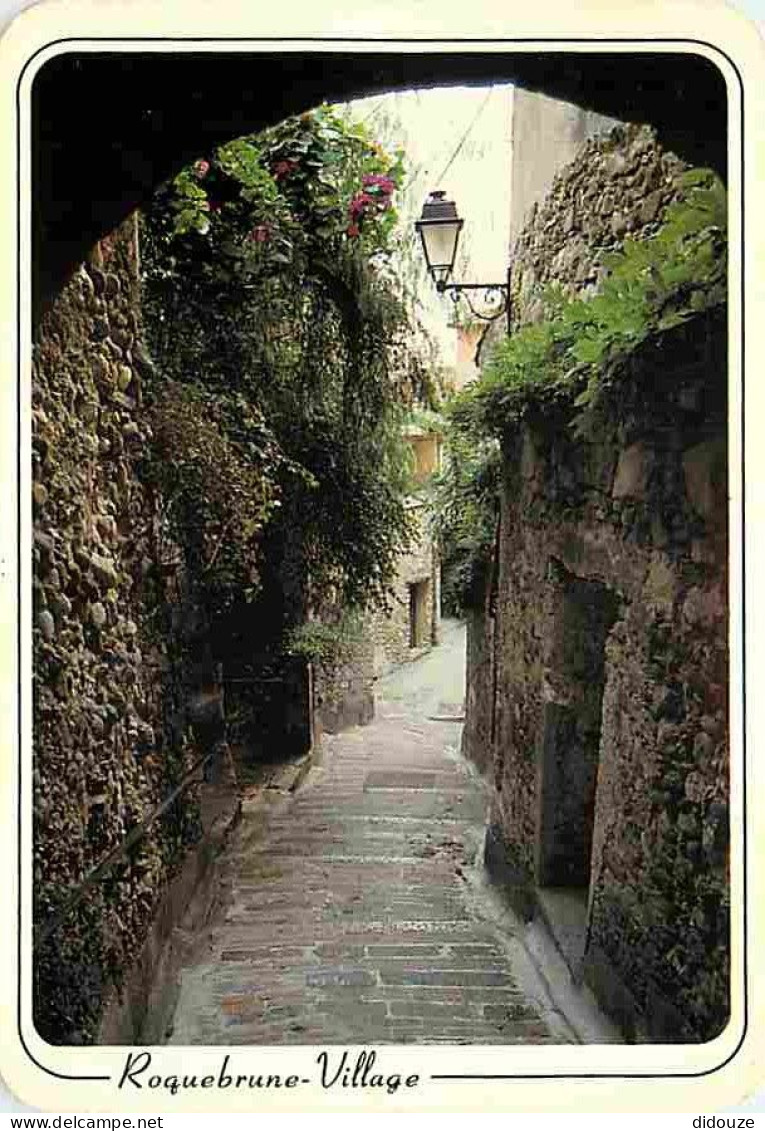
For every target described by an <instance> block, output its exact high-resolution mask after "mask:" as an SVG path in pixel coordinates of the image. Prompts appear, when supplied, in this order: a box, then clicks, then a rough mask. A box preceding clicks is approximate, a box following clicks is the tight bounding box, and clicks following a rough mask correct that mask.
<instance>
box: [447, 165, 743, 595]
mask: <svg viewBox="0 0 765 1131" xmlns="http://www.w3.org/2000/svg"><path fill="white" fill-rule="evenodd" d="M681 188H682V197H681V199H679V200H678V201H677V202H675V203H674V204H672V205H671V206H670V207H669V208H668V209H667V212H666V215H665V219H664V223H663V224H662V226H661V227H660V229H659V230H658V232H657V233H656V235H655V236H653V237H652V238H650V239H642V240H641V239H637V238H633V237H629V238H627V239H626V240H625V242H624V245H623V247H622V249H621V250H620V251H619V252H616V253H613V254H612V255H610V256H608V257H606V259H605V260H604V266H605V268H606V270H607V271H608V275H607V276H606V278H605V279H604V282H603V284H602V287H601V289H600V291H599V293H597V294H596V295H594V296H593V297H591V298H589V299H585V298H576V297H574V298H572V297H567V296H566V295H565V294H564V293H563V292H562V290H561V289H553V288H548V289H547V290H546V292H545V294H544V296H543V300H544V309H545V316H544V317H543V318H542V320H540V321H539V322H534V323H530V324H528V325H525V326H523V327H521V328H520V329H518V330H516V331H515V333H514V334H513V335H512V336H510V337H508V338H506V339H504V340H503V341H501V342H500V343H499V344H498V345H496V346H495V348H494V351H493V353H492V354H491V356H490V359H489V362H488V363H487V366H486V368H485V369H484V371H483V373H482V375H481V377H480V379H479V380H478V381H476V382H474V383H473V384H471V385H469V386H467V387H466V388H465V389H463V390H462V391H461V392H460V393H458V394H457V395H456V396H454V397H453V398H452V399H451V401H450V402H449V403H448V405H447V408H446V416H447V419H448V422H449V423H448V431H447V437H446V438H447V444H446V451H447V459H446V465H445V471H444V473H443V474H442V476H441V477H440V479H439V480H438V481H437V484H436V490H435V494H434V510H435V528H436V531H437V534H438V537H439V539H440V542H441V547H442V558H443V561H444V585H443V593H444V599H445V603H446V604H447V605H449V603H451V606H452V608H453V609H454V610H455V611H456V610H459V608H460V607H461V606H465V605H470V604H471V603H472V602H473V601H474V600H475V598H476V596H477V595H478V591H477V589H476V581H477V580H478V579H479V578H480V577H481V576H482V575H483V572H484V570H485V567H486V564H487V562H488V561H490V560H491V550H492V544H493V538H494V528H495V520H496V513H497V508H498V505H499V489H500V476H499V444H500V442H501V440H502V439H503V438H504V437H505V436H507V435H508V433H509V432H510V431H512V429H513V428H514V427H515V426H516V425H517V424H518V423H519V422H520V421H522V420H523V419H525V418H527V417H528V416H529V415H531V414H534V415H537V414H539V413H540V412H541V413H545V412H551V411H555V410H556V409H557V408H561V409H565V411H566V415H567V416H568V418H569V420H570V422H571V427H572V429H573V431H574V432H575V433H576V434H578V435H580V436H585V437H587V436H593V435H597V433H598V430H599V428H600V425H601V424H602V418H603V413H604V409H605V405H606V403H607V400H608V398H609V396H611V395H613V394H614V393H618V390H619V382H620V380H621V379H622V375H623V373H624V371H625V362H626V361H627V359H628V358H629V357H630V356H631V355H632V354H633V353H634V351H635V350H636V349H637V348H638V347H639V346H640V345H641V343H643V342H644V341H646V339H648V338H649V337H650V336H651V335H655V334H658V333H661V332H663V331H668V330H671V329H673V328H674V327H677V326H679V325H681V324H682V323H684V322H686V321H688V320H689V319H691V318H693V317H695V316H696V315H698V314H700V313H702V312H704V311H706V310H711V309H713V308H715V307H719V306H722V305H723V304H724V303H725V299H726V273H727V264H726V216H727V208H726V194H725V189H724V187H723V185H722V183H721V182H720V180H719V178H718V177H717V176H716V175H715V174H714V173H712V172H710V171H709V170H706V169H695V170H690V171H689V172H687V173H686V174H685V175H684V177H683V178H682V180H681Z"/></svg>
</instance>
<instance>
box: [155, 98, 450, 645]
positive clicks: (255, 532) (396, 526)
mask: <svg viewBox="0 0 765 1131" xmlns="http://www.w3.org/2000/svg"><path fill="white" fill-rule="evenodd" d="M402 176H403V164H402V155H401V154H400V153H397V154H393V155H390V154H387V153H385V152H384V151H383V150H382V149H381V148H380V147H379V146H378V145H377V144H376V143H375V142H374V140H373V139H372V138H371V137H370V136H369V135H368V134H367V133H366V131H365V129H364V127H363V126H360V125H356V124H352V123H350V122H349V121H347V120H345V119H344V118H342V117H341V116H340V114H339V113H337V112H336V111H334V110H332V109H330V108H328V107H321V108H320V109H318V110H316V111H314V112H311V113H307V114H303V115H301V116H300V117H296V118H291V119H289V120H287V121H286V122H284V123H282V124H280V125H279V126H276V127H274V128H272V129H269V130H266V131H263V132H262V133H260V134H258V135H254V136H250V137H245V138H239V139H237V140H235V141H233V142H230V143H227V144H226V145H223V146H220V147H219V148H218V149H216V150H215V151H214V152H212V153H210V154H208V155H206V156H205V157H201V158H200V159H199V160H197V161H196V162H195V164H194V165H193V166H190V167H189V168H187V169H184V170H183V171H182V172H181V173H180V174H179V175H178V176H176V177H175V178H174V179H173V180H172V181H171V182H169V183H168V184H167V185H165V186H163V188H162V189H161V190H160V191H159V192H158V193H157V195H156V197H155V199H154V201H153V202H152V204H151V206H150V208H149V209H148V210H147V212H146V215H145V218H144V236H145V239H144V291H145V301H144V308H145V311H146V322H147V332H148V338H149V346H150V349H151V351H152V353H153V357H154V361H155V363H156V369H157V371H158V373H160V374H161V378H160V379H159V381H160V386H159V387H158V389H157V391H156V392H155V395H154V398H153V405H152V408H153V413H154V420H155V424H154V431H155V437H156V440H157V443H156V445H155V449H154V453H153V459H152V460H151V461H150V462H151V473H152V474H153V475H154V477H155V479H156V481H157V482H158V484H159V485H161V486H163V488H164V489H166V490H167V492H168V493H169V495H170V497H177V498H178V499H179V506H178V507H177V509H176V510H175V511H174V512H171V513H172V517H173V519H174V520H175V521H176V525H177V532H178V534H179V536H180V537H182V538H184V539H185V540H186V542H187V543H188V540H189V533H188V532H189V531H190V530H193V529H196V530H197V531H198V532H199V531H200V528H201V533H198V534H197V536H196V542H195V544H194V546H193V547H192V548H191V550H192V552H191V555H190V557H191V560H192V561H193V562H194V563H195V571H196V579H197V582H198V583H199V584H200V585H201V586H203V588H205V589H206V590H209V589H213V590H214V602H213V603H214V605H215V607H219V608H221V609H224V608H229V609H236V608H237V607H238V606H241V604H242V602H250V603H251V602H254V601H257V600H260V601H261V603H262V602H263V601H264V600H266V603H267V605H268V609H269V612H270V613H273V614H274V615H275V616H276V615H277V614H276V610H277V606H280V607H279V610H278V616H280V617H281V620H282V621H283V622H284V624H283V625H282V627H285V626H286V625H289V624H293V625H294V624H299V623H300V622H301V621H302V619H303V617H304V615H305V614H306V612H307V609H308V608H309V607H310V606H313V607H316V606H318V605H321V603H322V601H324V600H325V599H328V600H330V601H339V602H340V603H341V604H347V605H352V606H363V605H364V604H366V603H369V602H375V601H378V602H380V601H384V600H385V595H386V592H387V589H388V586H389V583H390V580H391V578H392V576H393V572H394V569H395V563H396V559H397V556H398V553H399V551H400V549H401V548H402V547H403V546H405V545H406V543H407V540H408V538H409V535H410V521H409V518H408V516H407V512H406V510H405V507H404V499H403V487H404V485H405V479H406V458H405V452H404V448H403V445H402V442H401V421H402V419H403V413H404V411H405V406H406V405H407V404H411V403H412V402H413V401H420V400H425V401H427V400H428V399H429V397H430V395H431V390H430V389H429V380H428V375H427V373H426V372H425V371H424V369H423V367H422V366H421V365H420V364H419V362H418V359H417V357H416V356H414V355H413V354H412V352H411V350H410V349H409V348H408V326H407V320H406V316H405V310H404V304H403V302H402V300H401V298H400V296H399V295H398V294H397V293H396V288H395V286H394V283H393V271H392V266H391V262H390V260H391V256H390V247H391V239H392V232H393V229H394V225H395V221H396V213H395V207H394V196H395V191H396V188H397V186H398V185H399V184H400V182H401V178H402ZM162 382H164V385H162V384H161V383H162ZM173 453H175V455H173ZM279 593H280V594H281V596H280V597H277V594H279ZM277 619H278V617H277Z"/></svg>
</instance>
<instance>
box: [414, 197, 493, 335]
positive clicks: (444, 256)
mask: <svg viewBox="0 0 765 1131" xmlns="http://www.w3.org/2000/svg"><path fill="white" fill-rule="evenodd" d="M445 196H446V193H445V192H441V191H439V192H432V193H431V194H430V196H429V197H428V199H427V200H426V201H425V203H424V204H423V206H422V215H421V216H420V218H419V220H417V221H416V223H415V225H414V226H415V228H416V230H417V232H418V233H419V236H420V239H421V240H422V250H423V251H424V253H425V262H426V263H427V265H428V273H429V275H430V277H431V279H432V280H433V282H434V283H435V285H436V290H437V291H438V293H439V294H445V293H448V294H449V296H450V297H451V298H452V300H453V301H454V302H458V301H459V298H460V295H462V294H465V299H466V301H467V304H468V306H469V307H470V310H471V312H472V313H473V314H474V315H475V317H476V318H482V319H484V320H485V321H487V322H493V321H494V319H496V318H499V317H500V315H502V314H505V313H507V321H508V333H509V332H510V309H509V305H510V304H509V297H510V287H509V283H450V282H449V276H450V275H451V273H452V271H453V270H454V261H455V259H456V258H457V243H458V242H459V238H460V232H461V231H462V225H463V224H464V223H465V221H464V220H461V219H460V217H459V216H458V215H457V206H456V204H455V203H454V201H453V200H445V199H444V198H445ZM508 276H509V272H508ZM469 291H483V292H484V300H485V302H487V303H489V304H491V305H493V306H494V310H493V311H492V313H491V314H482V313H481V312H480V311H478V310H476V309H475V308H474V307H473V304H472V303H471V302H470V299H469V298H468V295H467V293H466V292H469ZM497 302H499V303H500V305H499V306H498V307H497V305H496V304H497Z"/></svg>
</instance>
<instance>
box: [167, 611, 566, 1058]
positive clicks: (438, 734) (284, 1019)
mask: <svg viewBox="0 0 765 1131" xmlns="http://www.w3.org/2000/svg"><path fill="white" fill-rule="evenodd" d="M452 630H453V631H452ZM442 647H443V649H444V651H443V652H440V650H439V653H440V654H438V653H433V656H431V657H426V658H424V659H423V660H420V661H417V663H416V664H412V665H407V668H406V669H403V670H402V671H399V672H395V673H393V674H392V675H391V676H390V677H389V678H388V679H387V680H386V681H384V684H383V687H382V692H383V695H385V696H386V698H385V699H382V700H381V701H378V708H377V717H376V719H375V721H374V722H373V723H372V724H370V725H369V726H367V727H363V728H356V729H353V730H351V731H348V732H346V733H344V734H342V735H337V736H333V737H330V738H328V739H326V748H325V751H324V754H323V758H322V763H321V765H319V766H316V767H314V768H313V769H312V770H311V771H310V773H309V774H308V776H307V778H306V779H305V781H304V782H303V784H302V785H301V787H300V788H299V790H298V791H297V792H295V793H289V792H280V791H278V790H264V791H262V793H261V794H260V796H259V797H258V798H257V799H256V800H255V801H253V802H251V803H245V806H244V812H243V818H242V822H241V824H240V826H239V829H238V831H237V833H236V835H235V838H234V841H233V843H232V845H231V848H230V850H229V853H230V855H229V860H228V862H227V867H228V872H229V875H230V881H229V883H230V890H229V892H228V893H227V899H226V903H225V908H224V911H223V914H222V916H221V917H220V920H219V921H218V922H217V923H215V924H214V925H213V926H212V927H211V929H210V930H209V932H208V934H207V935H206V937H205V938H204V939H202V940H200V945H199V946H198V948H197V953H196V957H195V960H194V961H193V962H191V964H190V965H188V966H187V967H186V968H185V969H184V971H183V976H182V982H181V991H180V998H179V1002H178V1007H177V1010H176V1015H175V1019H174V1025H173V1029H172V1033H171V1035H170V1038H169V1039H170V1041H171V1042H172V1043H173V1044H200V1043H204V1044H210V1045H221V1044H223V1045H225V1044H231V1045H236V1044H290V1043H292V1044H295V1043H298V1044H314V1043H315V1044H329V1043H341V1044H352V1043H382V1042H396V1043H401V1042H416V1043H431V1042H448V1043H480V1044H488V1043H501V1044H505V1043H508V1044H509V1043H518V1042H523V1043H526V1042H529V1043H535V1044H536V1043H540V1042H550V1041H556V1042H560V1041H571V1040H575V1039H576V1038H575V1037H574V1036H573V1033H572V1030H571V1029H570V1028H568V1026H567V1025H566V1023H565V1022H564V1021H563V1019H562V1018H561V1017H560V1015H558V1014H556V1012H555V1011H554V1009H552V1008H551V1004H550V1002H549V1000H546V998H545V991H544V988H543V983H542V982H541V981H540V980H539V979H538V977H537V976H536V974H535V972H534V967H533V965H532V964H531V963H530V961H529V959H528V957H527V955H526V951H525V949H524V947H523V946H522V945H521V942H520V941H519V939H518V938H515V937H513V936H508V935H507V934H506V933H505V932H501V931H500V930H499V929H498V928H497V927H496V926H495V925H494V924H493V923H492V921H491V918H490V917H487V916H486V914H485V908H484V907H483V906H482V898H483V897H482V895H481V893H480V885H477V884H476V877H477V876H478V872H479V870H478V865H477V860H478V858H479V856H480V849H481V844H482V838H483V830H484V818H485V808H486V797H485V794H484V790H483V786H482V784H481V782H480V781H479V780H478V778H477V777H476V776H475V775H474V774H473V773H472V771H471V769H470V768H469V767H468V766H467V764H466V763H465V762H464V761H463V760H462V759H461V757H460V756H459V754H458V753H457V747H458V742H459V732H460V726H459V724H458V723H456V722H454V721H448V722H447V721H444V718H448V717H450V716H454V715H455V714H456V713H457V712H458V711H459V709H460V707H461V704H460V702H459V696H456V695H455V692H458V691H459V689H460V688H461V686H462V685H461V684H460V682H459V667H458V665H459V662H460V661H459V656H460V648H464V637H463V636H461V635H460V630H459V628H456V627H454V626H447V640H446V642H445V644H444V645H442ZM450 650H452V652H453V653H454V656H456V657H457V667H456V668H455V665H454V662H452V665H451V667H450V668H449V671H450V675H449V677H448V678H447V679H445V680H444V679H442V677H443V675H444V672H443V671H442V672H441V675H440V676H439V680H440V681H441V682H440V683H439V681H438V680H436V681H432V680H430V675H429V673H430V674H432V673H433V672H435V671H436V670H437V669H439V668H441V667H442V666H443V665H444V664H445V663H446V662H447V659H446V658H447V654H448V653H449V651H450ZM447 666H448V664H447ZM449 680H451V681H452V683H451V685H450V683H449ZM418 687H419V691H418V690H417V688H418ZM442 691H445V693H446V698H445V699H443V700H441V699H440V698H439V696H440V694H441V692H442ZM455 698H456V699H457V701H456V702H455ZM433 715H436V716H438V717H439V718H440V721H435V720H434V719H433V717H432V716H433Z"/></svg>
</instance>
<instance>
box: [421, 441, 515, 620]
mask: <svg viewBox="0 0 765 1131" xmlns="http://www.w3.org/2000/svg"><path fill="white" fill-rule="evenodd" d="M500 473H501V453H500V447H499V443H498V442H497V441H496V440H493V439H489V440H483V441H481V442H479V443H475V442H473V441H472V440H471V439H468V438H466V437H465V436H464V435H463V434H462V433H461V432H460V431H459V430H458V429H455V428H452V427H447V432H446V456H445V459H444V464H443V469H442V470H441V472H440V473H439V474H438V475H437V476H435V477H434V479H433V481H432V484H431V488H430V502H431V507H430V513H431V527H432V530H433V534H434V537H435V538H436V540H437V544H438V546H439V553H440V559H441V606H442V609H443V611H444V612H445V613H447V614H449V615H451V616H462V615H464V613H465V611H466V609H468V608H471V607H473V606H474V605H475V604H476V602H477V601H478V600H480V594H481V592H482V582H483V581H484V580H485V576H486V571H487V569H488V567H489V566H490V564H491V557H492V549H493V546H494V538H495V534H496V524H497V515H498V509H499V506H498V504H499V489H500Z"/></svg>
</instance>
